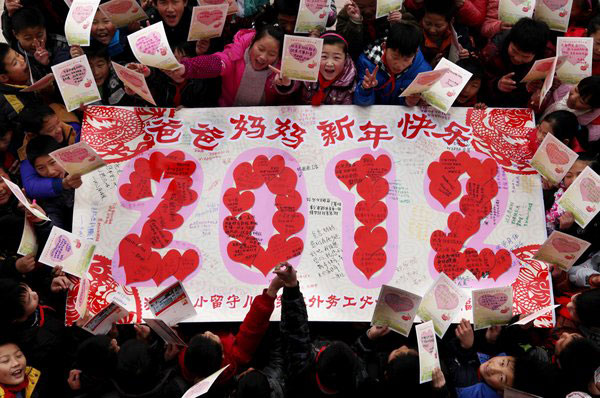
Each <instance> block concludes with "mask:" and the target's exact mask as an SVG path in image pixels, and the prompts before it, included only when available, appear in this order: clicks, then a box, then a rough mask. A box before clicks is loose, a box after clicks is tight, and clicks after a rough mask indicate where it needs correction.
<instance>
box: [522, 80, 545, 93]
mask: <svg viewBox="0 0 600 398" xmlns="http://www.w3.org/2000/svg"><path fill="white" fill-rule="evenodd" d="M543 85H544V81H543V80H534V81H531V82H527V84H526V85H525V88H526V89H527V92H528V93H533V92H535V91H537V90H540V89H541V88H542V86H543Z"/></svg>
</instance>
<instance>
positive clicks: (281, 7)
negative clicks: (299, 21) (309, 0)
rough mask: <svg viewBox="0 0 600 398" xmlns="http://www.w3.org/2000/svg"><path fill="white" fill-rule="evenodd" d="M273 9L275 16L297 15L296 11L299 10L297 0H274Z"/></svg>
mask: <svg viewBox="0 0 600 398" xmlns="http://www.w3.org/2000/svg"><path fill="white" fill-rule="evenodd" d="M273 7H274V9H275V12H276V13H277V14H283V15H293V16H294V17H295V16H297V15H298V9H299V8H300V1H299V0H275V1H274V3H273Z"/></svg>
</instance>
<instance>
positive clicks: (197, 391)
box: [181, 365, 229, 398]
mask: <svg viewBox="0 0 600 398" xmlns="http://www.w3.org/2000/svg"><path fill="white" fill-rule="evenodd" d="M228 366H229V365H227V366H225V367H224V368H222V369H219V370H217V371H216V372H215V373H213V374H211V375H210V376H208V377H207V378H205V379H203V380H201V381H199V382H198V383H196V384H194V385H193V386H192V387H191V388H190V389H189V390H187V391H186V392H185V394H183V397H181V398H196V397H199V396H201V395H204V394H206V393H207V392H208V390H210V387H212V385H213V384H214V382H215V381H216V380H217V378H218V377H219V376H220V375H221V373H223V371H224V370H225V369H227V367H228Z"/></svg>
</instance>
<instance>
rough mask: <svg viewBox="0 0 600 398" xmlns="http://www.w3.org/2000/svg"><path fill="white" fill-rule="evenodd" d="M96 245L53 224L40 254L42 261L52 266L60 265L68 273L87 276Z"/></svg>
mask: <svg viewBox="0 0 600 398" xmlns="http://www.w3.org/2000/svg"><path fill="white" fill-rule="evenodd" d="M94 250H96V245H94V244H93V243H92V242H90V241H87V240H85V239H81V238H79V237H77V236H75V235H73V234H72V233H71V232H67V231H65V230H64V229H61V228H58V227H57V226H53V227H52V230H51V231H50V235H49V236H48V240H47V241H46V246H44V250H42V254H41V255H40V262H41V263H44V264H46V265H49V266H51V267H56V266H58V265H60V266H61V267H62V268H63V271H65V272H66V273H68V274H71V275H73V276H76V277H78V278H81V279H83V278H85V274H86V272H87V270H88V267H89V266H90V261H91V260H92V256H93V255H94Z"/></svg>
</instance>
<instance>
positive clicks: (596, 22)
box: [587, 2, 600, 36]
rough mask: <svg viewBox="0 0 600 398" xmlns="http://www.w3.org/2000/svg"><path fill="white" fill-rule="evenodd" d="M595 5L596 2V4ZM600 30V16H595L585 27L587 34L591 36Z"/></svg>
mask: <svg viewBox="0 0 600 398" xmlns="http://www.w3.org/2000/svg"><path fill="white" fill-rule="evenodd" d="M596 3H597V2H596ZM599 29H600V15H596V16H595V17H594V18H592V19H591V20H590V23H588V26H587V34H588V36H589V35H593V34H594V33H596V32H597V31H598V30H599Z"/></svg>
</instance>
